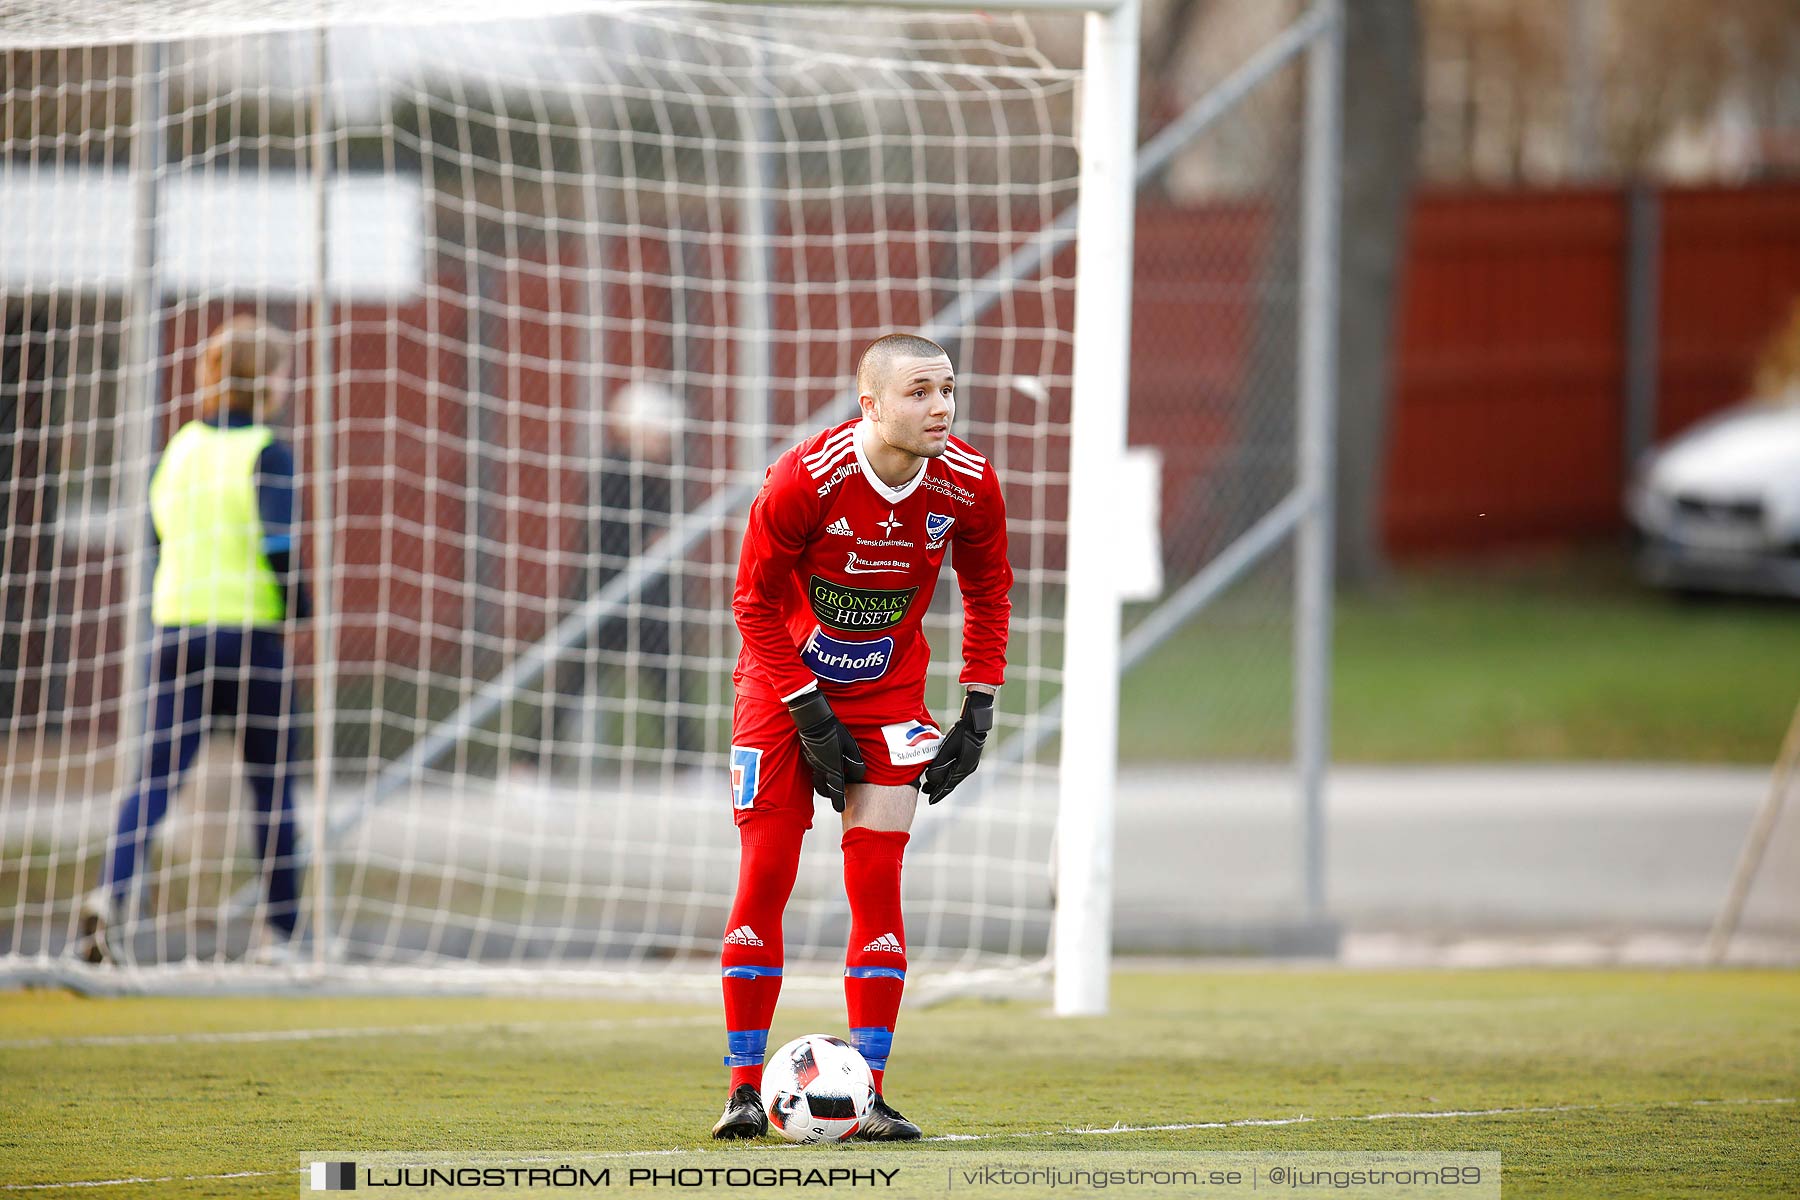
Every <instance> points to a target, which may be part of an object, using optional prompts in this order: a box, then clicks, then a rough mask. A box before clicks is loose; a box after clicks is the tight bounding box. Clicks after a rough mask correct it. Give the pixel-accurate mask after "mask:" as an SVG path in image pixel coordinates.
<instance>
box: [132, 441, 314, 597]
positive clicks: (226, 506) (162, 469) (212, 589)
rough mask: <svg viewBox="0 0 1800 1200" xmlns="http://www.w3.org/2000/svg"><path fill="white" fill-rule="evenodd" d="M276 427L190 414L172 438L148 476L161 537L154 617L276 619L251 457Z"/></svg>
mask: <svg viewBox="0 0 1800 1200" xmlns="http://www.w3.org/2000/svg"><path fill="white" fill-rule="evenodd" d="M274 439H275V434H274V431H273V430H271V429H270V428H269V427H268V426H266V425H243V426H238V427H236V428H230V429H221V428H218V427H217V426H213V425H208V424H207V423H206V422H204V421H190V422H189V423H188V424H186V425H183V426H182V427H181V429H180V430H179V431H177V433H176V434H175V436H174V437H172V438H170V439H169V445H168V448H167V449H165V450H164V451H163V456H162V461H161V462H160V463H158V464H157V467H156V474H155V475H154V476H152V477H151V480H150V517H151V520H153V521H154V522H155V523H156V536H157V538H158V539H160V540H161V542H162V554H161V558H160V560H159V561H158V563H157V566H156V583H155V587H154V589H153V590H152V592H151V599H150V613H151V619H152V620H154V621H155V622H156V623H157V624H158V625H279V624H280V623H281V621H282V618H283V617H284V616H286V604H285V603H284V601H283V599H282V592H281V584H280V582H279V581H278V580H277V579H276V578H275V571H274V568H272V567H270V566H269V559H268V556H266V555H265V554H264V553H263V549H262V543H263V527H262V517H261V515H260V514H259V513H258V512H257V508H256V459H257V456H258V455H260V454H261V453H262V452H263V448H264V447H266V446H267V445H268V444H269V443H270V442H271V441H273V440H274Z"/></svg>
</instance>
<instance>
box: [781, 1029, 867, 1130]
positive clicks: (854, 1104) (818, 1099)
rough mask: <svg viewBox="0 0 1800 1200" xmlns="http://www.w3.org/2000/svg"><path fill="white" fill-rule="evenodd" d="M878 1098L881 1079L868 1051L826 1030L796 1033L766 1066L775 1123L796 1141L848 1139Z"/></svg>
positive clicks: (859, 1126) (858, 1127) (860, 1126)
mask: <svg viewBox="0 0 1800 1200" xmlns="http://www.w3.org/2000/svg"><path fill="white" fill-rule="evenodd" d="M874 1102H875V1080H874V1078H873V1077H872V1076H870V1074H869V1064H868V1063H866V1062H864V1061H863V1056H862V1055H860V1054H858V1053H857V1052H856V1050H855V1049H854V1048H852V1047H851V1046H849V1045H848V1044H846V1043H845V1042H842V1041H840V1040H839V1039H837V1038H834V1037H827V1036H825V1035H824V1034H822V1033H809V1034H807V1035H806V1036H805V1037H800V1038H795V1039H794V1040H793V1041H791V1042H789V1043H788V1044H787V1045H785V1046H783V1047H782V1048H781V1049H779V1050H777V1051H776V1052H775V1053H774V1054H772V1055H770V1056H769V1060H768V1064H767V1065H766V1066H764V1067H763V1107H764V1108H765V1109H766V1110H768V1114H769V1124H770V1125H771V1126H773V1127H774V1129H775V1132H777V1133H779V1134H780V1135H781V1136H782V1137H784V1138H786V1139H787V1140H788V1141H790V1142H799V1143H801V1144H802V1145H806V1144H809V1143H812V1142H842V1141H847V1140H849V1138H850V1137H852V1136H853V1135H854V1134H855V1133H856V1131H857V1130H858V1129H860V1128H862V1122H863V1118H864V1117H866V1116H868V1115H869V1106H870V1105H871V1104H873V1103H874Z"/></svg>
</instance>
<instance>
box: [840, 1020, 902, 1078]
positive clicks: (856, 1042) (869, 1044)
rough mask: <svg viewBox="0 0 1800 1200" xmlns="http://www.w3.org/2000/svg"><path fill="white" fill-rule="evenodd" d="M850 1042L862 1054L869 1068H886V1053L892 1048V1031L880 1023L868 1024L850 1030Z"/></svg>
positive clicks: (881, 1069)
mask: <svg viewBox="0 0 1800 1200" xmlns="http://www.w3.org/2000/svg"><path fill="white" fill-rule="evenodd" d="M850 1044H851V1045H852V1046H854V1047H855V1048H856V1052H857V1053H858V1054H860V1055H862V1056H863V1061H864V1062H866V1063H868V1064H869V1067H870V1069H871V1070H875V1071H885V1070H887V1060H888V1054H889V1053H890V1052H891V1051H892V1050H893V1048H894V1031H893V1030H891V1029H888V1028H887V1027H885V1026H882V1025H870V1026H868V1027H867V1028H864V1029H852V1030H851V1031H850Z"/></svg>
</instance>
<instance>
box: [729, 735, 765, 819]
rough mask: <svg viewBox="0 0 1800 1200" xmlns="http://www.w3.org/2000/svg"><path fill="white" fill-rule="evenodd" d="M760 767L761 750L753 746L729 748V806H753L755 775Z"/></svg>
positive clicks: (754, 800) (754, 799) (759, 770)
mask: <svg viewBox="0 0 1800 1200" xmlns="http://www.w3.org/2000/svg"><path fill="white" fill-rule="evenodd" d="M761 769H762V751H761V750H758V749H757V748H756V747H754V746H733V747H732V748H731V807H733V808H753V807H755V805H756V784H757V775H758V774H760V773H761Z"/></svg>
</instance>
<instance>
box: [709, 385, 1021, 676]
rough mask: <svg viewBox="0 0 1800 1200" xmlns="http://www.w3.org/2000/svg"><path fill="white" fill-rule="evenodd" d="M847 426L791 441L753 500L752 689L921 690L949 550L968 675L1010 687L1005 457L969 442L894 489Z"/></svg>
mask: <svg viewBox="0 0 1800 1200" xmlns="http://www.w3.org/2000/svg"><path fill="white" fill-rule="evenodd" d="M861 428H862V422H861V421H860V420H853V421H847V422H845V423H844V424H842V425H839V426H836V427H835V428H832V429H827V430H825V431H824V432H822V433H819V434H816V435H814V436H813V437H811V438H809V439H807V440H806V441H804V442H801V443H800V444H799V445H798V446H795V447H793V448H791V449H789V450H788V451H787V452H786V453H785V454H783V455H782V456H781V457H780V458H778V459H777V460H776V461H775V465H774V466H772V467H770V468H769V471H768V475H767V477H766V478H765V479H764V481H763V487H762V491H761V492H759V493H757V496H756V500H755V502H754V503H753V504H752V505H751V506H750V523H749V526H748V528H747V529H745V531H744V550H743V554H742V556H741V557H740V558H739V560H738V576H737V590H736V593H735V595H734V596H733V598H732V611H733V612H734V613H735V615H736V617H737V625H738V630H739V631H740V632H741V633H742V634H743V639H744V645H743V650H742V652H741V653H740V654H739V655H738V665H737V672H736V676H735V678H736V681H737V684H738V687H739V688H740V689H744V688H746V687H749V688H751V689H755V688H757V687H759V686H760V688H762V689H766V690H767V692H769V693H770V694H771V695H772V697H779V698H781V699H784V700H785V699H787V698H789V697H791V696H793V695H795V694H797V693H799V692H802V691H805V690H806V688H807V687H808V686H809V685H811V684H812V683H813V682H814V681H815V680H817V681H818V684H819V686H820V687H821V688H823V689H824V690H825V692H826V693H827V694H828V695H830V696H831V697H832V698H833V701H834V706H836V702H837V701H838V700H840V699H842V700H845V701H848V702H850V703H852V704H853V705H855V706H856V707H858V708H861V707H862V702H863V701H865V700H867V701H878V700H881V699H885V698H886V697H889V696H909V695H910V696H913V697H917V696H919V695H921V694H922V693H923V690H924V683H925V671H926V668H927V666H928V665H929V663H930V660H931V647H930V645H929V644H927V642H926V640H925V633H924V629H923V627H922V626H923V621H924V618H925V612H926V610H927V609H928V608H930V607H931V595H932V592H933V591H934V590H935V589H936V587H937V580H938V573H939V571H940V569H941V568H942V566H943V561H944V554H945V552H946V551H947V550H948V549H949V548H950V547H951V546H954V547H955V552H954V553H953V554H952V555H951V565H952V567H953V568H954V569H955V571H956V577H957V582H958V583H959V584H960V586H961V588H962V595H963V613H964V617H965V620H964V624H963V646H962V649H963V669H962V674H961V679H962V681H963V682H964V683H982V684H989V685H991V686H994V687H998V686H1000V684H1001V683H1003V682H1004V681H1005V677H1006V637H1007V629H1008V622H1009V621H1010V619H1011V616H1012V601H1011V599H1010V598H1009V597H1008V595H1007V593H1008V592H1009V591H1010V589H1011V588H1012V580H1013V573H1012V565H1011V564H1010V563H1009V562H1008V561H1007V557H1006V503H1005V500H1004V499H1003V497H1002V496H1001V493H1000V481H999V479H998V478H996V476H995V474H994V468H993V464H991V463H989V462H988V461H987V460H986V459H985V458H983V457H982V456H981V455H979V454H977V453H976V452H975V451H974V450H973V449H972V448H970V446H969V444H968V443H967V442H964V441H962V440H961V439H959V438H955V437H952V438H951V439H950V444H949V448H948V449H946V450H945V451H944V453H943V455H942V456H940V457H938V458H934V459H928V460H926V463H925V467H924V470H922V471H920V473H919V474H918V475H916V476H914V477H913V479H912V480H911V481H910V482H908V483H906V484H903V485H902V486H900V487H898V488H890V487H888V486H887V485H886V484H884V483H883V482H882V481H881V479H880V477H879V476H877V475H876V474H875V472H874V471H872V470H870V468H869V464H868V461H867V460H866V459H865V458H864V456H863V451H862V445H861V442H860V441H859V437H860V434H861Z"/></svg>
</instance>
